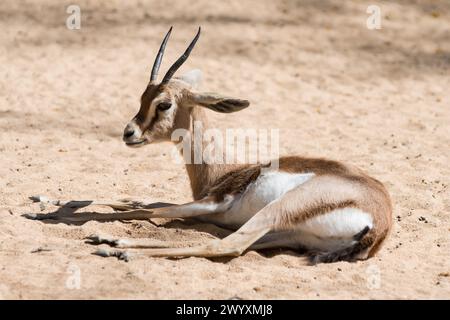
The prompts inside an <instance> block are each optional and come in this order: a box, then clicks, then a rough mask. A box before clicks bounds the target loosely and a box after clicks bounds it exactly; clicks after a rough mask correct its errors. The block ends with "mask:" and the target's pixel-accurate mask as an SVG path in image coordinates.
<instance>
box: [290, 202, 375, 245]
mask: <svg viewBox="0 0 450 320" xmlns="http://www.w3.org/2000/svg"><path fill="white" fill-rule="evenodd" d="M365 227H369V228H370V229H372V227H373V219H372V216H371V215H370V214H369V213H367V212H364V211H362V210H360V209H357V208H342V209H336V210H333V211H330V212H328V213H325V214H323V215H320V216H316V217H313V218H311V219H308V220H306V221H304V222H302V223H301V224H299V225H298V226H297V228H296V229H297V230H298V231H299V233H298V236H297V237H298V238H297V239H298V241H299V243H301V244H302V245H304V246H305V247H307V248H311V249H320V250H337V249H341V248H345V247H348V246H350V245H352V244H354V243H355V240H354V239H353V237H354V236H355V235H356V234H358V233H359V232H361V231H362V230H363V229H364V228H365Z"/></svg>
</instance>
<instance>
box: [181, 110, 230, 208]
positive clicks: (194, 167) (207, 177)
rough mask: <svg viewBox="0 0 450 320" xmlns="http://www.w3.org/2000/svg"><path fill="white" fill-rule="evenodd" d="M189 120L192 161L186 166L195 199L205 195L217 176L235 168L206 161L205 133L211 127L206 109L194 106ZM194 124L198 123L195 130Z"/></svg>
mask: <svg viewBox="0 0 450 320" xmlns="http://www.w3.org/2000/svg"><path fill="white" fill-rule="evenodd" d="M188 122H189V123H186V125H187V126H188V127H187V128H185V129H188V130H189V132H190V135H191V144H190V148H191V150H190V151H191V158H190V159H191V162H190V163H186V164H185V166H186V171H187V173H188V176H189V180H190V183H191V189H192V195H193V197H194V199H195V200H198V199H200V198H202V197H204V196H205V192H206V190H208V188H209V187H210V186H211V185H212V184H213V183H214V181H216V179H217V178H219V177H220V176H222V175H223V174H225V173H226V172H228V171H229V170H231V169H233V168H234V166H233V165H224V164H207V163H205V162H204V159H203V150H205V148H206V145H207V143H208V141H204V139H203V133H204V132H205V130H207V129H208V128H209V123H208V119H207V116H206V114H205V112H204V110H202V109H201V108H200V107H194V108H193V110H192V111H191V114H190V119H189V121H188ZM194 125H196V128H195V131H194ZM199 126H201V130H200V132H199V131H198V129H199ZM195 134H197V136H196V137H195V136H194V135H195ZM196 141H197V143H198V146H197V149H196V146H195V145H196ZM199 145H201V148H200V149H198V147H199ZM199 150H200V151H199ZM196 153H197V154H196ZM196 157H197V158H196Z"/></svg>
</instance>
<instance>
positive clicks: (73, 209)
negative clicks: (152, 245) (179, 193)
mask: <svg viewBox="0 0 450 320" xmlns="http://www.w3.org/2000/svg"><path fill="white" fill-rule="evenodd" d="M30 199H32V200H34V199H33V197H31V198H30ZM93 204H94V205H95V202H94V201H93V200H71V201H69V202H67V203H64V204H62V205H59V204H58V203H56V204H55V205H59V207H58V209H57V210H56V211H54V212H49V213H34V212H33V213H26V214H23V215H22V216H23V217H25V218H27V219H31V220H39V221H41V222H43V223H47V224H57V223H64V224H67V225H83V224H85V223H86V222H89V221H97V222H111V221H114V220H117V219H113V218H111V219H107V218H105V217H106V216H107V215H108V213H99V212H95V211H88V212H77V210H79V209H82V208H85V207H87V206H90V205H93ZM127 205H128V206H131V207H133V208H135V209H156V208H163V207H168V206H172V205H174V204H173V203H166V202H154V203H149V204H143V203H142V202H138V201H131V202H128V203H127ZM73 217H77V218H80V219H83V218H86V220H85V221H71V220H70V218H73ZM96 217H98V218H101V219H98V220H97V219H96ZM148 221H151V220H150V219H149V220H148Z"/></svg>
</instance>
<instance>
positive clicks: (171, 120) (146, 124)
mask: <svg viewBox="0 0 450 320" xmlns="http://www.w3.org/2000/svg"><path fill="white" fill-rule="evenodd" d="M200 30H201V29H200V28H198V32H197V34H196V36H195V37H194V39H193V40H192V42H191V43H190V45H189V46H188V48H187V49H186V51H185V52H184V53H183V55H182V56H181V57H180V58H178V60H177V61H175V63H174V64H173V65H172V66H171V67H170V68H169V70H168V71H167V73H166V74H165V76H164V78H163V79H162V81H161V82H159V83H158V82H157V75H158V70H159V66H160V64H161V60H162V58H163V55H164V50H165V48H166V44H167V41H168V39H169V36H170V33H171V31H172V27H171V28H170V29H169V31H168V32H167V34H166V36H165V37H164V40H163V41H162V44H161V47H160V48H159V52H158V54H157V56H156V59H155V62H154V64H153V68H152V72H151V75H150V82H149V84H148V85H147V88H146V89H145V91H144V93H143V94H142V96H141V106H140V108H139V112H138V113H137V114H136V116H135V117H134V118H133V119H132V120H131V121H130V122H129V123H128V124H127V126H126V127H125V130H124V133H123V141H124V142H125V143H126V144H127V145H128V146H130V147H140V146H143V145H145V144H149V143H152V142H160V141H170V138H171V134H172V132H173V131H174V130H176V129H178V128H180V127H183V126H185V125H186V123H187V122H188V121H189V119H190V112H191V111H192V108H193V107H195V106H199V107H205V108H209V109H211V110H214V111H217V112H223V113H230V112H235V111H239V110H242V109H244V108H246V107H248V105H249V102H248V101H247V100H241V99H235V98H227V97H224V96H221V95H219V94H214V93H199V92H196V91H194V90H195V88H196V87H197V85H198V84H199V82H200V80H201V72H200V70H193V71H190V72H188V73H187V74H185V75H183V76H181V77H173V76H174V74H175V72H176V71H177V70H178V69H179V68H180V67H181V65H182V64H183V63H184V62H185V61H186V60H187V58H188V57H189V54H190V53H191V51H192V49H193V48H194V46H195V44H196V42H197V40H198V38H199V37H200Z"/></svg>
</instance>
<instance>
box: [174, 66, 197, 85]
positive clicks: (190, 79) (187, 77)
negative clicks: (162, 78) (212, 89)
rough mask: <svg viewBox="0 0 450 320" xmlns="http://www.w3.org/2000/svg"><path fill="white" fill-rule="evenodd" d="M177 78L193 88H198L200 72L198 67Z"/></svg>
mask: <svg viewBox="0 0 450 320" xmlns="http://www.w3.org/2000/svg"><path fill="white" fill-rule="evenodd" d="M178 79H180V80H181V81H184V82H186V83H189V84H190V85H191V86H192V87H193V88H198V87H199V86H200V84H201V82H202V72H201V71H200V70H199V69H193V70H190V71H188V72H186V73H185V74H183V75H182V76H181V77H178Z"/></svg>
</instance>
